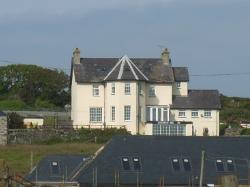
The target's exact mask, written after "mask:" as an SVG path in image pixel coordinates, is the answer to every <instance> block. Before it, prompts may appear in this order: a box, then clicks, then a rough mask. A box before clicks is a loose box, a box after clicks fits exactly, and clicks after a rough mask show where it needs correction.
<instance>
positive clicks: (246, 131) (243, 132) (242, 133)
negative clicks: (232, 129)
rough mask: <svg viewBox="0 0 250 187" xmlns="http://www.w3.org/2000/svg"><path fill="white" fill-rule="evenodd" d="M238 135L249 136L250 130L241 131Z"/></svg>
mask: <svg viewBox="0 0 250 187" xmlns="http://www.w3.org/2000/svg"><path fill="white" fill-rule="evenodd" d="M240 134H241V135H250V129H242V130H241V132H240Z"/></svg>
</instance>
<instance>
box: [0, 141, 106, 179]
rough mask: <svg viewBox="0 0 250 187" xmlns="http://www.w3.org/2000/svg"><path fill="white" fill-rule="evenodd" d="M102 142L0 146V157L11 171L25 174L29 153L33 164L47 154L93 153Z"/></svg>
mask: <svg viewBox="0 0 250 187" xmlns="http://www.w3.org/2000/svg"><path fill="white" fill-rule="evenodd" d="M101 145H102V144H90V143H78V144H77V143H67V144H66V143H65V144H53V145H8V146H5V147H4V146H0V159H4V160H6V161H7V164H8V166H9V167H10V168H11V170H12V171H14V172H16V173H18V174H20V175H25V174H26V173H27V172H28V171H29V169H30V153H31V151H32V152H33V155H34V165H35V164H37V162H38V161H39V160H40V159H41V158H42V157H44V156H45V155H48V154H83V155H90V154H93V153H94V152H95V151H96V150H97V149H98V148H99V147H101Z"/></svg>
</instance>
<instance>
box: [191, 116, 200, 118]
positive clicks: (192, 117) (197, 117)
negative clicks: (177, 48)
mask: <svg viewBox="0 0 250 187" xmlns="http://www.w3.org/2000/svg"><path fill="white" fill-rule="evenodd" d="M191 117H192V118H199V116H191Z"/></svg>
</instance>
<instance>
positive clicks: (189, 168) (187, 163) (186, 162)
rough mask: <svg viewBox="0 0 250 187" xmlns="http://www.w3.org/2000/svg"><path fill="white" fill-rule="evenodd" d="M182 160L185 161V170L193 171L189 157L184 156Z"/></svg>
mask: <svg viewBox="0 0 250 187" xmlns="http://www.w3.org/2000/svg"><path fill="white" fill-rule="evenodd" d="M182 161H183V167H184V170H185V171H191V163H190V161H189V159H187V158H184V159H183V160H182Z"/></svg>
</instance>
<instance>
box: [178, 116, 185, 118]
mask: <svg viewBox="0 0 250 187" xmlns="http://www.w3.org/2000/svg"><path fill="white" fill-rule="evenodd" d="M178 118H187V117H186V116H178Z"/></svg>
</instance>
